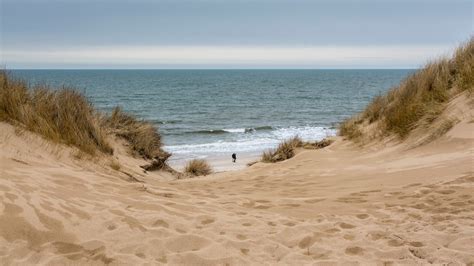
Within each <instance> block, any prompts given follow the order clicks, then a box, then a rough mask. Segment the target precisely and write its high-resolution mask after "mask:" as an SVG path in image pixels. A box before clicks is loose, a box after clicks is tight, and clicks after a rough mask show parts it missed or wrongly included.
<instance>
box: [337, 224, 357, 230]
mask: <svg viewBox="0 0 474 266" xmlns="http://www.w3.org/2000/svg"><path fill="white" fill-rule="evenodd" d="M339 227H341V228H342V229H352V228H355V227H356V226H355V225H352V224H348V223H340V224H339Z"/></svg>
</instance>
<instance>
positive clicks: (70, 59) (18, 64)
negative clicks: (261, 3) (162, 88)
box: [2, 45, 452, 68]
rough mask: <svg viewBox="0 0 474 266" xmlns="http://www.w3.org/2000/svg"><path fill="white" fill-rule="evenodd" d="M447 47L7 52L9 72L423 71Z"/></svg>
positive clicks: (136, 48)
mask: <svg viewBox="0 0 474 266" xmlns="http://www.w3.org/2000/svg"><path fill="white" fill-rule="evenodd" d="M450 48H452V47H449V46H446V45H444V46H443V45H432V46H429V45H428V46H427V45H402V46H300V47H282V46H111V47H78V48H62V49H51V48H48V49H43V50H33V49H6V50H4V51H3V54H2V60H3V62H2V64H3V65H4V66H6V67H7V68H24V67H36V68H44V67H48V66H59V67H65V68H71V67H72V68H73V67H75V66H87V67H91V68H93V67H98V68H100V67H103V66H109V67H110V66H112V67H114V66H117V67H123V66H128V67H129V68H134V67H137V66H146V68H163V67H166V66H170V65H172V66H175V67H177V68H179V67H180V66H183V67H184V66H186V67H193V66H194V67H199V68H202V67H210V68H212V67H213V66H239V67H244V68H253V67H257V68H258V67H262V66H265V67H285V66H288V67H292V68H293V67H304V68H307V67H314V68H351V67H356V68H364V67H380V68H391V67H418V66H420V65H422V64H424V63H426V62H427V61H428V60H430V59H433V58H436V57H438V56H440V55H446V54H447V52H449V51H450Z"/></svg>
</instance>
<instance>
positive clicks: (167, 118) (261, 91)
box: [12, 70, 412, 162]
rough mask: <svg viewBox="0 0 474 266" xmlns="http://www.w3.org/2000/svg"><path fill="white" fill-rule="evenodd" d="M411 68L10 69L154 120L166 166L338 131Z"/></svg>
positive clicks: (249, 151)
mask: <svg viewBox="0 0 474 266" xmlns="http://www.w3.org/2000/svg"><path fill="white" fill-rule="evenodd" d="M411 72H412V70H14V71H12V73H13V74H14V75H15V76H18V77H22V78H26V79H28V80H29V81H30V82H31V83H42V82H43V83H44V82H46V83H48V84H52V85H55V86H63V85H64V86H74V87H76V88H77V89H79V90H81V91H83V92H84V93H85V94H86V95H87V97H88V98H89V99H90V100H91V101H92V102H93V103H94V105H95V106H96V107H97V108H98V109H100V110H104V111H106V112H109V111H110V110H112V108H114V107H115V106H117V105H119V106H122V107H123V109H124V110H126V111H128V112H131V113H133V114H135V115H136V116H138V117H140V118H143V119H146V120H149V121H151V122H153V123H154V124H155V125H156V126H157V127H158V128H159V131H160V132H161V134H162V135H163V141H164V144H165V149H166V150H168V151H170V152H171V153H172V154H173V156H172V157H171V161H172V162H173V161H174V162H181V161H183V160H185V159H190V158H207V157H212V158H216V157H219V156H228V157H229V158H230V154H232V153H234V152H235V153H237V154H238V155H239V154H258V153H260V152H261V151H263V150H265V149H269V148H273V147H275V146H276V145H277V144H278V142H279V141H281V140H283V139H286V138H289V137H292V136H295V135H299V136H300V137H302V138H303V139H305V140H320V139H322V138H324V137H326V136H330V135H334V134H336V126H337V124H338V123H339V122H340V121H342V120H343V119H344V118H346V117H349V116H351V115H352V114H354V113H356V112H359V111H360V110H362V109H363V108H364V107H365V105H366V104H367V103H368V102H369V101H370V100H371V99H372V98H373V97H374V96H376V95H378V94H381V93H384V92H385V91H387V90H388V89H389V88H390V87H392V86H394V85H396V84H397V83H399V82H400V81H401V80H402V79H403V78H405V77H406V76H407V75H408V74H410V73H411Z"/></svg>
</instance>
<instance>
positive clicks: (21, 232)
mask: <svg viewBox="0 0 474 266" xmlns="http://www.w3.org/2000/svg"><path fill="white" fill-rule="evenodd" d="M472 110H473V108H472V98H470V96H468V95H466V94H463V95H460V96H459V97H457V98H455V99H453V100H452V103H451V104H450V106H448V107H447V108H446V110H445V114H444V115H446V116H450V115H451V116H453V115H455V116H456V118H457V119H458V120H457V121H458V122H457V123H456V124H455V125H454V126H453V127H452V128H451V129H450V130H449V131H448V132H447V133H446V134H445V135H444V136H442V137H440V138H437V139H434V140H432V141H429V142H428V141H427V142H425V143H423V145H420V144H419V143H417V142H416V141H415V140H419V139H420V138H419V136H415V137H416V138H415V137H414V139H413V141H410V139H407V140H406V141H404V142H403V143H396V142H388V143H383V142H378V143H373V144H371V145H369V146H365V147H364V148H360V147H358V146H356V145H354V144H352V143H350V142H348V141H343V140H342V139H337V140H336V142H335V143H334V144H332V145H331V146H329V147H326V148H324V149H321V150H304V151H300V152H298V153H297V154H296V156H295V157H294V158H292V159H290V160H287V161H283V162H279V163H275V164H262V163H258V164H256V165H254V166H252V167H250V168H248V169H245V170H243V171H239V172H233V173H220V174H215V175H211V176H208V177H204V178H195V179H186V180H174V181H173V180H168V179H167V178H169V177H167V176H165V175H166V174H164V173H162V172H158V173H143V171H142V170H141V169H140V168H139V167H138V166H137V165H139V164H140V161H138V159H132V158H131V157H129V156H128V155H127V154H126V152H125V151H123V152H121V149H120V147H121V145H120V143H119V142H117V143H114V144H113V145H114V150H115V151H117V155H116V156H117V160H119V161H120V162H121V164H122V167H121V168H120V170H118V171H115V170H112V169H111V168H110V167H108V166H107V165H106V164H104V165H102V166H101V164H99V163H97V162H93V161H92V160H88V159H87V158H86V159H84V158H76V157H77V156H76V157H75V156H74V151H72V150H71V148H68V147H65V146H61V145H57V144H54V145H52V144H51V145H50V144H48V142H47V141H44V140H42V139H40V138H39V137H37V136H36V135H34V134H32V133H29V132H19V131H18V130H17V129H15V128H14V127H13V126H11V125H8V124H5V123H1V124H0V129H1V130H0V146H1V147H0V164H1V168H0V176H1V178H0V199H1V200H0V210H1V211H0V264H3V265H5V264H7V265H8V264H22V263H28V264H64V263H84V264H85V263H87V264H121V263H127V264H134V265H135V264H142V263H152V264H159V263H171V264H178V263H186V264H193V265H199V264H226V263H230V264H242V263H246V264H247V263H257V264H263V263H270V264H275V263H281V264H306V263H313V262H362V263H364V262H365V263H366V262H380V263H382V262H384V263H385V262H406V263H422V264H426V263H449V262H454V263H458V264H466V263H474V175H473V165H474V164H473V156H472V152H473V148H474V145H473V144H474V136H473V132H474V123H473V121H474V120H473V117H474V116H473V111H472ZM425 131H427V132H424V133H423V134H425V135H426V134H428V133H429V131H430V129H426V130H425ZM419 134H422V133H421V132H420V133H419ZM133 160H136V161H133ZM132 177H133V178H132Z"/></svg>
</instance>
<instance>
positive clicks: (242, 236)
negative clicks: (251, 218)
mask: <svg viewBox="0 0 474 266" xmlns="http://www.w3.org/2000/svg"><path fill="white" fill-rule="evenodd" d="M236 237H237V239H239V240H245V239H247V236H245V235H241V234H238V235H236Z"/></svg>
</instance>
